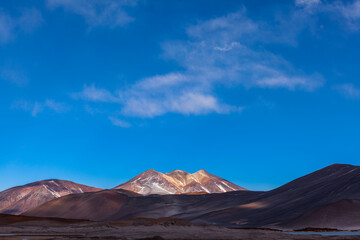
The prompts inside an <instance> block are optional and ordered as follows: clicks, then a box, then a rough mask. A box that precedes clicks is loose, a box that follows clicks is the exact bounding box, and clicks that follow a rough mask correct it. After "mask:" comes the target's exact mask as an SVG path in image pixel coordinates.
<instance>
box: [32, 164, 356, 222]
mask: <svg viewBox="0 0 360 240" xmlns="http://www.w3.org/2000/svg"><path fill="white" fill-rule="evenodd" d="M140 180H141V179H140ZM111 191H118V190H111ZM109 194H110V195H111V196H112V197H111V201H110V200H108V198H109V197H108V195H109ZM81 195H83V196H84V197H80V196H81ZM85 195H87V196H86V197H85ZM101 195H105V196H106V197H102V196H101ZM75 196H76V197H75ZM90 196H94V197H95V196H96V198H97V199H103V200H97V201H92V200H91V199H93V197H90ZM99 201H101V204H100V203H99ZM112 201H114V202H115V203H117V204H118V205H116V204H115V205H114V204H112V203H111V202H112ZM359 202H360V167H358V166H351V165H343V164H335V165H331V166H329V167H326V168H323V169H321V170H319V171H316V172H314V173H311V174H308V175H306V176H304V177H301V178H298V179H295V180H294V181H292V182H290V183H288V184H285V185H283V186H281V187H279V188H277V189H274V190H271V191H268V192H255V191H233V192H226V193H220V194H203V195H184V194H182V195H176V194H175V195H150V196H130V195H129V194H125V193H123V192H112V193H108V192H106V191H103V192H99V193H88V194H79V195H69V196H65V197H62V198H58V199H56V200H53V201H50V202H48V203H46V204H44V205H42V206H40V207H38V208H35V209H33V210H31V211H29V212H27V213H26V214H27V215H30V216H40V217H65V218H79V217H81V218H83V219H90V220H121V219H131V218H140V217H145V218H161V217H174V218H181V219H185V220H189V221H191V222H205V223H208V224H216V225H225V226H233V227H269V228H279V229H299V228H306V227H323V228H339V229H358V228H359V227H360V224H359V221H357V220H356V221H355V220H354V219H355V218H356V219H357V217H358V211H359V206H360V204H359ZM58 206H62V207H61V208H59V207H58ZM74 206H82V209H81V212H77V211H70V210H67V211H64V209H76V207H74ZM112 206H113V207H112ZM93 209H98V210H97V213H96V214H94V213H93ZM101 209H104V211H101ZM105 210H106V211H105ZM79 211H80V210H79Z"/></svg>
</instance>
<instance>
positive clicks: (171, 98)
mask: <svg viewBox="0 0 360 240" xmlns="http://www.w3.org/2000/svg"><path fill="white" fill-rule="evenodd" d="M240 110H241V108H236V107H232V106H228V105H226V104H221V103H220V102H219V100H218V99H217V98H216V97H214V96H212V95H210V94H202V93H196V92H184V93H179V94H170V95H166V96H162V97H160V96H156V97H149V96H147V94H146V93H145V94H144V95H141V96H130V97H129V98H127V99H126V100H125V102H124V105H123V108H122V113H123V114H124V115H128V116H135V117H155V116H160V115H164V114H167V113H179V114H183V115H203V114H209V113H213V112H214V113H219V114H225V113H229V112H230V111H240Z"/></svg>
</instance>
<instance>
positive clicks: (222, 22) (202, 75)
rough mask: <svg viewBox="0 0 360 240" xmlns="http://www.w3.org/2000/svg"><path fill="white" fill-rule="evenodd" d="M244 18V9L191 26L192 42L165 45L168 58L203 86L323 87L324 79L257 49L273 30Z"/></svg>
mask: <svg viewBox="0 0 360 240" xmlns="http://www.w3.org/2000/svg"><path fill="white" fill-rule="evenodd" d="M244 15H245V12H244V10H241V11H239V12H236V13H232V14H229V15H227V16H224V17H220V18H216V19H211V20H208V21H205V22H202V23H199V24H197V25H195V26H191V27H189V28H188V30H187V32H188V34H189V37H190V40H188V41H183V42H168V43H165V44H164V51H165V53H164V56H165V57H167V58H169V59H174V60H176V61H177V62H178V63H180V64H181V65H182V66H183V67H184V68H185V69H186V72H185V73H184V74H185V75H188V76H191V78H192V79H193V81H196V82H198V84H202V85H203V86H206V85H209V84H210V85H213V84H214V82H217V83H218V82H220V83H223V84H241V85H245V86H246V87H262V88H264V87H271V88H287V89H290V90H295V89H303V90H314V89H315V88H317V87H320V86H321V85H322V84H323V80H322V78H321V77H320V76H318V75H307V74H305V73H303V72H302V71H300V70H297V69H295V68H294V67H293V66H292V65H291V64H290V63H289V62H288V61H286V60H285V59H283V58H282V57H281V56H278V55H275V54H273V53H271V52H268V51H265V50H263V49H257V48H256V47H254V46H253V43H254V42H263V35H264V34H265V35H266V34H267V33H268V32H270V31H271V29H264V26H263V27H259V26H260V24H258V23H256V22H254V21H252V20H250V19H248V18H247V17H246V16H244ZM267 27H268V28H270V26H267ZM239 29H240V30H239ZM273 40H274V41H278V38H274V39H273ZM267 41H271V39H268V40H267ZM201 82H202V83H201Z"/></svg>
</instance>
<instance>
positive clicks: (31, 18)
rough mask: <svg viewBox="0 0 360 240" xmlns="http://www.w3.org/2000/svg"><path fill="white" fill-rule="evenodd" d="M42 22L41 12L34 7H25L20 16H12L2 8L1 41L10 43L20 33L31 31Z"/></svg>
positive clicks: (0, 14)
mask: <svg viewBox="0 0 360 240" xmlns="http://www.w3.org/2000/svg"><path fill="white" fill-rule="evenodd" d="M42 22H43V18H42V16H41V13H40V12H39V11H38V10H36V9H34V8H26V9H23V11H21V14H20V15H19V16H11V15H9V14H7V13H6V12H4V11H2V10H1V9H0V43H2V44H5V43H8V42H10V41H11V40H13V39H15V38H16V36H17V35H19V34H20V33H31V32H32V31H34V29H36V28H37V27H39V26H40V25H41V23H42Z"/></svg>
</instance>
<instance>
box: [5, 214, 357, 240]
mask: <svg viewBox="0 0 360 240" xmlns="http://www.w3.org/2000/svg"><path fill="white" fill-rule="evenodd" d="M354 233H355V232H354ZM355 234H356V233H355ZM0 239H4V240H14V239H21V240H25V239H29V240H30V239H34V240H35V239H123V240H125V239H129V240H130V239H144V240H145V239H154V240H162V239H168V240H170V239H173V240H175V239H179V240H180V239H198V240H200V239H203V240H206V239H207V240H210V239H218V240H225V239H229V240H235V239H239V240H240V239H244V240H252V239H273V240H285V239H299V240H300V239H302V240H305V239H360V235H357V236H356V235H354V236H344V235H338V236H322V235H319V234H318V233H314V234H311V235H296V234H293V233H291V232H281V231H273V230H266V229H230V228H225V227H218V226H208V225H194V224H190V223H189V222H187V221H184V220H180V219H158V220H151V219H138V220H132V221H118V222H92V221H81V220H69V219H56V218H35V217H23V216H11V215H0Z"/></svg>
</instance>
